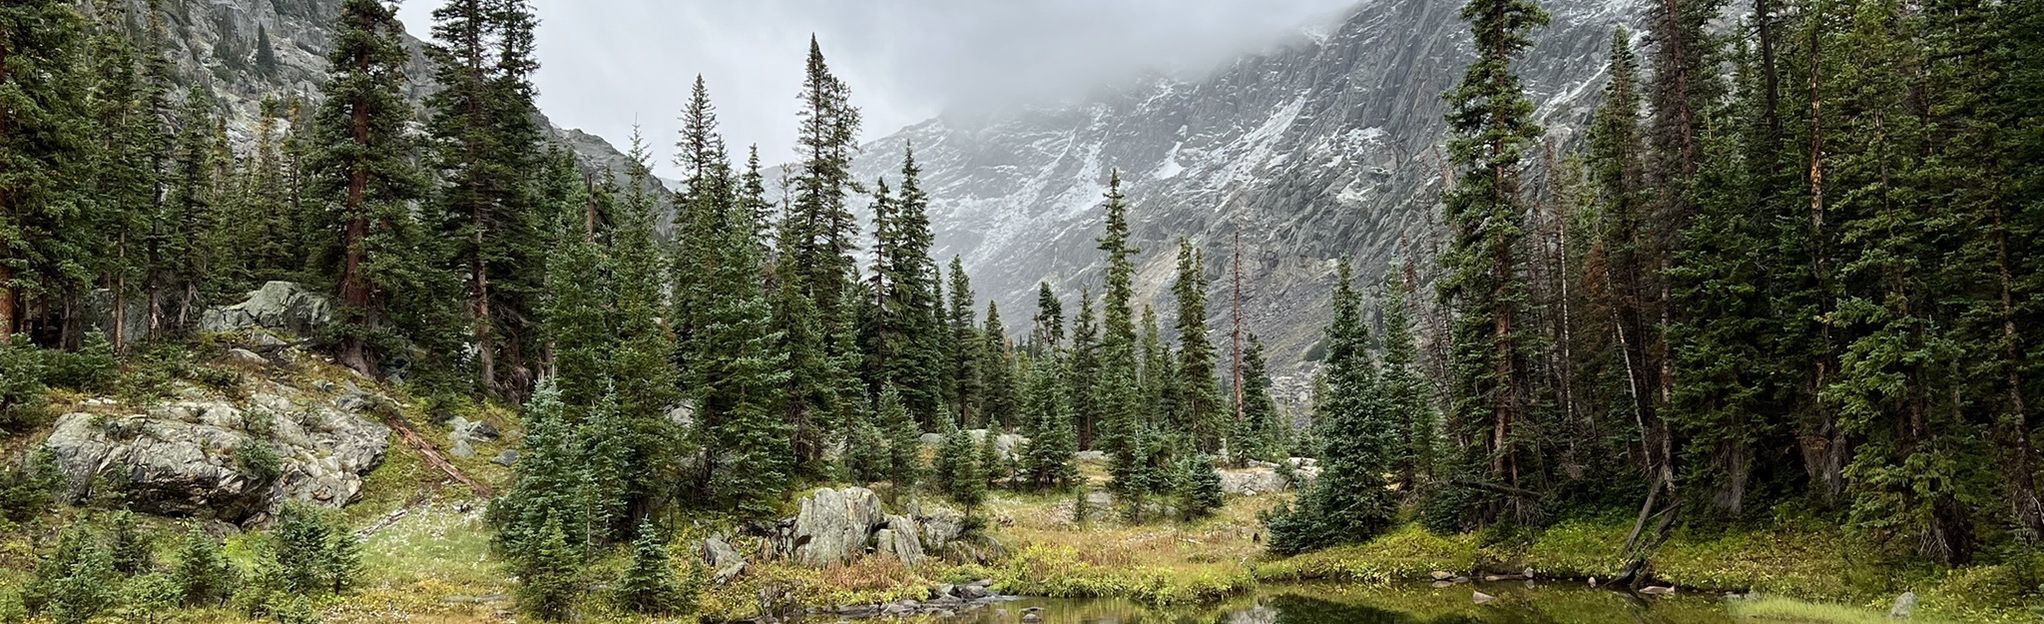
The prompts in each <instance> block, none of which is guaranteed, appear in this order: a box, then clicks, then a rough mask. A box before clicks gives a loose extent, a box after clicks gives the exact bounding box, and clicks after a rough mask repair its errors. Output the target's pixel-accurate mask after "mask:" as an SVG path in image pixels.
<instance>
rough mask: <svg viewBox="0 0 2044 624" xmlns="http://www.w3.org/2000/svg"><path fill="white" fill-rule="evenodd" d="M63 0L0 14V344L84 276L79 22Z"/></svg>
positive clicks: (39, 0) (42, 0) (33, 2)
mask: <svg viewBox="0 0 2044 624" xmlns="http://www.w3.org/2000/svg"><path fill="white" fill-rule="evenodd" d="M73 6H74V5H73V3H71V2H67V1H65V0H29V1H25V2H9V3H7V5H6V6H5V7H0V56H4V57H5V58H6V59H7V60H6V62H5V63H4V64H0V65H4V67H0V172H4V173H0V342H7V341H9V340H11V339H12V338H13V336H14V334H15V332H17V331H21V330H22V329H24V327H23V326H24V324H25V323H26V322H27V321H28V320H29V319H28V315H29V314H30V313H31V312H30V311H31V310H33V309H35V308H37V307H41V306H44V305H45V304H47V303H48V300H49V299H50V294H51V293H61V292H65V291H67V290H75V289H74V288H72V287H73V286H75V284H76V282H77V281H78V280H80V279H81V278H82V277H83V276H79V275H74V274H69V273H68V272H67V271H66V266H67V263H68V262H69V261H72V260H73V259H76V258H81V257H83V256H84V251H85V250H83V249H79V248H76V247H75V246H74V245H75V243H76V242H77V241H76V239H75V237H74V234H75V233H76V232H78V231H81V230H79V229H77V228H79V227H80V226H82V225H83V224H81V223H78V222H77V221H76V220H75V219H76V216H77V214H78V213H77V212H76V211H75V210H74V207H75V206H77V204H78V203H79V202H80V201H81V200H80V199H79V198H78V197H77V196H76V190H77V189H76V188H75V187H73V186H71V182H70V181H71V180H73V179H75V177H74V176H77V175H79V174H80V173H83V172H80V171H78V170H77V164H78V163H80V162H83V158H82V156H83V155H84V152H85V151H86V150H87V146H86V143H85V137H84V136H83V134H82V133H83V132H84V131H85V130H86V127H85V126H84V125H83V123H82V121H83V120H82V117H83V115H84V112H85V111H84V110H83V107H84V102H83V96H84V94H85V90H84V89H83V88H82V87H83V86H84V85H83V84H81V82H82V78H81V77H80V76H79V75H78V71H77V70H78V66H79V63H78V56H79V53H80V52H81V49H80V46H79V43H81V41H82V39H83V36H84V23H83V20H82V19H81V18H80V16H79V15H78V13H77V11H76V10H75V9H74V8H73Z"/></svg>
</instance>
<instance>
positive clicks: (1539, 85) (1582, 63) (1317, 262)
mask: <svg viewBox="0 0 2044 624" xmlns="http://www.w3.org/2000/svg"><path fill="white" fill-rule="evenodd" d="M1544 4H1545V5H1546V7H1547V8H1548V10H1549V11H1550V12H1552V14H1553V22H1552V23H1551V24H1550V25H1549V26H1547V27H1546V28H1543V29H1541V30H1539V31H1538V32H1537V33H1536V34H1535V37H1536V38H1537V39H1538V44H1537V45H1536V46H1535V48H1534V49H1533V50H1531V51H1530V52H1529V53H1528V54H1526V56H1525V59H1526V60H1525V61H1524V62H1522V63H1521V64H1520V65H1519V67H1518V68H1517V69H1518V70H1519V72H1520V73H1521V76H1522V77H1523V78H1524V80H1525V84H1526V88H1527V89H1528V91H1529V93H1530V94H1531V96H1532V97H1533V99H1534V101H1535V102H1536V103H1538V105H1539V114H1540V117H1541V119H1542V120H1543V122H1544V123H1546V124H1547V128H1548V131H1549V134H1550V136H1551V137H1553V138H1554V140H1556V141H1558V142H1563V143H1565V142H1567V141H1568V139H1569V137H1571V136H1574V135H1576V134H1578V131H1579V129H1580V128H1582V127H1583V126H1584V124H1585V123H1586V121H1587V118H1588V116H1589V113H1590V111H1591V108H1592V107H1593V106H1594V104H1595V100H1596V97H1597V93H1598V91H1599V89H1600V88H1601V86H1602V80H1603V77H1604V72H1605V69H1604V67H1605V57H1606V54H1607V47H1608V44H1609V41H1610V37H1611V30H1612V28H1613V27H1614V26H1617V25H1621V24H1624V25H1628V26H1630V25H1632V23H1633V22H1635V21H1637V20H1638V18H1639V17H1640V16H1641V15H1642V14H1643V13H1644V11H1645V8H1646V5H1645V4H1643V3H1641V2H1639V1H1637V0H1548V1H1547V2H1545V3H1544ZM1459 11H1460V3H1459V2H1451V1H1447V0H1366V1H1364V2H1361V3H1359V4H1358V5H1356V6H1355V7H1354V9H1353V10H1351V11H1350V12H1348V13H1346V18H1345V19H1343V20H1341V21H1340V22H1339V23H1336V24H1331V25H1325V26H1322V27H1320V28H1318V29H1316V30H1312V31H1308V32H1306V33H1304V34H1302V35H1301V36H1299V37H1297V38H1296V39H1294V40H1292V41H1289V42H1286V43H1283V44H1281V45H1278V46H1276V47H1275V48H1274V49H1271V50H1268V51H1265V52H1262V53H1257V54H1251V55H1247V56H1243V57H1241V58H1239V59H1237V60H1235V61H1233V62H1232V63H1230V64H1228V65H1227V66H1225V67H1221V68H1217V69H1216V70H1214V71H1213V72H1211V73H1210V74H1208V75H1206V76H1203V77H1199V78H1196V79H1174V78H1167V77H1151V78H1149V79H1146V80H1142V81H1140V82H1137V83H1133V84H1125V85H1121V86H1119V87H1115V88H1110V89H1106V90H1104V91H1101V92H1099V93H1098V94H1096V95H1094V96H1092V97H1089V98H1086V99H1085V100H1084V101H1079V102H1069V103H1062V104H1057V105H1041V106H1031V107H1025V108H1021V109H1019V110H1012V111H1007V112H1001V113H977V114H947V115H944V116H941V117H938V118H936V119H931V120H929V121H926V122H923V123H920V124H916V125H914V126H910V127H908V128H905V129H903V130H901V131H899V132H896V133H894V134H892V135H890V136H887V137H885V138H882V139H879V140H877V141H873V142H871V143H869V144H868V145H866V146H865V150H864V153H863V154H862V155H861V157H860V159H859V160H858V162H857V163H856V166H855V171H856V172H857V173H858V175H859V177H860V178H861V179H864V180H868V181H870V180H873V179H875V178H877V177H880V176H883V175H884V176H889V177H893V176H894V174H895V172H896V171H898V169H899V167H900V161H901V157H902V150H903V148H904V146H906V145H911V144H912V145H913V146H914V149H915V153H916V158H917V160H918V161H919V162H920V163H921V164H922V166H923V171H924V176H925V183H924V188H926V189H929V190H930V192H931V194H932V195H933V197H934V201H933V203H932V220H933V221H934V223H935V226H936V236H937V253H938V254H939V258H940V260H944V259H948V257H949V256H951V255H953V254H956V255H959V256H962V257H963V259H964V263H965V267H966V269H967V271H968V272H969V273H970V274H971V275H972V278H973V282H974V286H975V289H976V290H977V291H978V293H979V295H980V296H981V297H982V298H991V299H994V300H997V301H998V302H999V303H1000V304H1001V307H1002V308H1003V309H1006V310H1014V311H1017V312H1014V313H1013V314H1012V315H1011V316H1010V318H1011V319H1014V320H1013V321H1012V322H1011V324H1012V325H1014V327H1011V330H1014V331H1021V326H1022V325H1023V324H1025V323H1027V322H1028V318H1029V316H1030V312H1029V311H1031V310H1034V309H1035V302H1034V299H1035V296H1036V284H1037V283H1038V282H1039V281H1049V282H1050V283H1051V285H1052V286H1053V287H1054V288H1055V289H1057V290H1058V291H1059V292H1060V293H1061V294H1062V295H1063V296H1065V297H1066V298H1067V300H1068V301H1070V300H1071V298H1072V297H1076V296H1077V294H1078V292H1079V290H1080V288H1081V286H1083V285H1091V287H1092V290H1093V292H1094V294H1095V295H1096V296H1097V295H1098V294H1099V291H1100V285H1099V284H1100V281H1101V269H1102V267H1101V264H1100V262H1101V254H1100V252H1098V251H1097V250H1096V249H1095V242H1094V239H1095V237H1097V236H1098V235H1099V228H1100V219H1101V215H1100V213H1101V211H1100V209H1099V206H1100V204H1101V194H1102V193H1103V192H1104V191H1105V190H1106V187H1107V180H1108V175H1109V171H1110V170H1112V169H1119V170H1120V171H1121V175H1122V179H1123V184H1124V192H1126V193H1127V194H1128V196H1129V197H1130V199H1131V202H1132V207H1131V209H1130V212H1129V214H1130V219H1131V221H1132V222H1133V227H1134V240H1135V242H1136V245H1137V246H1138V247H1140V248H1141V249H1142V250H1143V253H1142V254H1141V255H1140V256H1139V257H1138V262H1139V265H1138V267H1137V269H1138V276H1137V294H1138V298H1139V299H1141V301H1139V302H1138V303H1139V304H1141V303H1148V304H1151V305H1154V306H1156V307H1157V310H1158V313H1159V315H1160V316H1161V317H1162V319H1161V322H1162V323H1163V324H1164V325H1165V326H1166V327H1167V329H1168V327H1169V325H1170V317H1171V314H1173V312H1172V306H1171V304H1170V292H1169V287H1170V280H1171V278H1172V275H1173V272H1172V266H1173V263H1174V262H1175V255H1176V252H1175V245H1176V243H1175V240H1176V239H1177V237H1180V236H1186V237H1190V238H1192V239H1193V240H1194V241H1195V243H1196V244H1198V245H1200V246H1202V247H1203V248H1204V249H1205V250H1206V255H1207V258H1206V273H1207V276H1208V277H1209V278H1211V279H1212V280H1213V290H1212V296H1211V298H1210V299H1211V303H1210V304H1209V307H1210V311H1211V312H1212V313H1213V318H1212V319H1209V324H1208V326H1209V327H1212V328H1214V329H1213V331H1214V333H1215V335H1214V336H1213V338H1215V339H1216V340H1217V341H1219V342H1220V344H1221V346H1222V348H1223V349H1224V351H1223V353H1224V357H1225V353H1226V351H1225V349H1227V346H1226V338H1227V335H1228V332H1229V331H1230V329H1231V321H1232V316H1231V312H1230V308H1229V302H1230V296H1231V291H1230V286H1231V284H1230V282H1229V274H1228V270H1229V267H1230V262H1231V254H1232V250H1231V245H1232V239H1233V237H1234V234H1235V232H1237V231H1238V229H1239V231H1240V232H1241V234H1242V242H1243V248H1244V260H1243V263H1242V264H1243V270H1244V277H1243V291H1244V292H1243V298H1244V302H1243V306H1244V310H1245V313H1244V316H1245V318H1246V324H1247V328H1248V329H1249V330H1250V331H1253V332H1255V333H1256V334H1258V335H1259V336H1261V337H1262V338H1263V339H1264V341H1265V342H1266V344H1268V345H1269V347H1270V350H1271V358H1272V361H1273V362H1274V363H1279V364H1286V363H1296V362H1300V361H1303V360H1306V359H1310V358H1309V357H1308V355H1309V353H1310V351H1311V349H1312V346H1313V345H1314V344H1315V343H1316V342H1317V341H1318V339H1319V337H1320V332H1321V328H1322V327H1323V325H1324V323H1325V322H1326V320H1327V318H1328V317H1329V315H1330V310H1329V306H1328V295H1329V293H1330V292H1331V290H1330V289H1331V287H1332V281H1333V275H1334V270H1335V266H1336V263H1337V262H1339V261H1340V260H1342V259H1350V260H1353V261H1355V262H1356V263H1357V265H1358V272H1357V274H1358V275H1359V276H1362V278H1363V279H1365V280H1374V279H1376V277H1377V276H1378V275H1380V274H1381V273H1382V271H1383V269H1384V267H1385V266H1386V264H1387V262H1388V261H1389V260H1391V259H1392V258H1393V257H1394V256H1396V255H1399V254H1400V250H1401V249H1407V248H1417V249H1420V250H1422V251H1421V252H1419V253H1421V254H1422V256H1423V257H1424V254H1425V253H1426V252H1425V251H1424V250H1427V249H1432V248H1434V247H1435V246H1436V243H1435V239H1436V237H1437V235H1436V232H1437V230H1438V226H1437V222H1438V220H1439V214H1438V213H1439V206H1438V201H1437V198H1438V196H1439V194H1440V193H1441V191H1442V190H1443V186H1444V176H1445V175H1446V165H1445V158H1444V152H1443V148H1442V146H1443V144H1444V143H1445V141H1446V135H1445V124H1444V122H1443V121H1442V113H1443V112H1444V106H1443V104H1442V100H1441V94H1442V93H1443V92H1445V91H1446V90H1448V89H1449V88H1450V87H1451V86H1453V85H1454V83H1455V82H1457V81H1458V80H1459V78H1460V77H1461V75H1462V73H1463V69H1464V66H1465V65H1466V64H1467V63H1468V62H1469V59H1470V58H1472V56H1473V52H1472V50H1471V43H1470V40H1469V35H1468V33H1467V28H1466V25H1465V24H1464V23H1463V22H1462V21H1461V19H1460V18H1459V16H1458V14H1459ZM1072 307H1073V304H1072V303H1067V304H1066V309H1067V310H1070V309H1072Z"/></svg>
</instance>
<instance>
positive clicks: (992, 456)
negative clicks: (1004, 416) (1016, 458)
mask: <svg viewBox="0 0 2044 624" xmlns="http://www.w3.org/2000/svg"><path fill="white" fill-rule="evenodd" d="M1000 438H1001V431H1000V430H998V429H988V430H986V435H983V436H980V437H979V449H978V451H979V452H978V457H977V458H975V460H974V461H973V462H972V463H973V465H974V466H975V467H976V468H977V469H978V471H979V475H980V477H981V480H980V483H981V484H983V485H985V486H987V487H989V488H991V487H993V486H997V485H1000V484H1001V482H1003V481H1006V480H1007V479H1008V476H1009V475H1010V474H1012V471H1010V470H1008V454H1007V453H1004V452H1001V445H1000V443H999V440H1000Z"/></svg>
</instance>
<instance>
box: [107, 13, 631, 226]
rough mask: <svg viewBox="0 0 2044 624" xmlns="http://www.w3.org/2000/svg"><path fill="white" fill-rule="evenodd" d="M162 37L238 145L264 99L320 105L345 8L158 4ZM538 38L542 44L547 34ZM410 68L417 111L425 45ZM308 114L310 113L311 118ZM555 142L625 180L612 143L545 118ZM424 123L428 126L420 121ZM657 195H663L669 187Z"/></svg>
mask: <svg viewBox="0 0 2044 624" xmlns="http://www.w3.org/2000/svg"><path fill="white" fill-rule="evenodd" d="M151 1H152V0H126V2H127V3H128V7H129V8H128V15H129V16H130V19H129V22H130V23H129V25H128V27H129V29H130V30H131V31H133V32H135V33H138V34H139V33H145V32H147V31H146V29H147V25H146V22H144V21H143V18H142V16H146V15H149V5H150V4H151ZM154 3H155V4H157V5H158V7H157V9H158V11H159V12H158V15H159V16H161V18H162V19H163V27H164V31H165V35H166V37H165V39H166V41H165V42H164V44H165V48H166V49H165V50H164V53H165V54H166V55H168V56H169V57H170V59H171V60H172V61H173V62H174V63H175V64H176V66H177V77H178V79H179V81H180V83H181V85H180V86H182V87H184V88H190V87H192V86H204V87H206V88H207V89H208V90H209V91H211V92H212V93H213V95H214V96H215V97H216V98H218V99H219V100H220V102H221V103H222V104H223V105H224V106H225V107H226V110H227V111H229V114H228V116H227V124H228V132H229V135H230V136H232V137H234V138H235V139H236V140H237V141H246V140H250V139H251V137H253V136H254V134H255V126H256V121H257V119H258V118H259V115H260V110H261V105H262V99H263V98H265V97H279V96H293V95H295V96H301V97H305V98H307V99H313V98H317V97H318V96H319V92H320V85H321V83H322V82H323V81H324V80H325V78H326V57H327V52H328V51H330V50H331V49H332V43H333V34H334V29H333V26H334V21H335V19H336V17H337V16H339V15H340V8H341V0H154ZM541 36H545V34H544V33H542V34H541ZM404 43H405V47H406V48H407V49H409V50H410V51H411V56H412V60H411V64H410V66H409V67H407V68H406V70H405V75H406V77H407V78H409V79H410V81H411V84H410V85H408V87H407V89H406V96H407V97H409V98H410V99H411V100H412V102H413V103H414V104H419V103H422V102H423V101H424V100H425V97H426V95H427V94H429V93H432V91H433V89H434V86H433V84H432V82H431V81H432V67H431V65H429V64H428V62H427V60H426V55H425V50H426V44H425V42H423V41H421V40H419V39H418V38H417V37H414V36H411V35H409V34H408V35H406V36H405V42H404ZM308 114H309V113H308ZM540 118H541V121H543V122H545V127H546V128H548V129H549V131H550V133H551V134H552V136H553V138H554V140H555V141H557V142H558V143H560V144H561V145H564V146H567V147H568V148H569V149H571V150H573V151H574V152H575V154H576V155H577V156H578V157H580V159H581V161H582V163H583V165H584V166H585V167H587V168H589V170H590V171H592V172H598V171H606V170H607V171H614V172H619V173H622V172H623V171H624V164H625V163H626V162H628V160H627V158H626V157H625V155H624V153H623V152H621V151H619V150H618V149H617V147H615V146H614V145H613V144H611V143H610V142H609V141H605V140H604V139H602V138H601V137H597V136H595V135H591V134H588V133H585V132H582V131H580V130H572V129H563V128H560V127H558V126H555V125H553V123H552V122H551V121H548V120H546V119H545V115H544V114H541V115H540ZM422 119H423V118H422ZM654 190H655V191H656V192H658V193H661V194H662V195H664V194H665V192H666V191H665V188H664V187H656V188H655V189H654Z"/></svg>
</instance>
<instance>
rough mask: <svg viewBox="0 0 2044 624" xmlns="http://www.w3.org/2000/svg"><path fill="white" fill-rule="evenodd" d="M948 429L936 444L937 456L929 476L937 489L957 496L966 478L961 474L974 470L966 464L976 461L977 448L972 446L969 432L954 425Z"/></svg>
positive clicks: (954, 496) (953, 496)
mask: <svg viewBox="0 0 2044 624" xmlns="http://www.w3.org/2000/svg"><path fill="white" fill-rule="evenodd" d="M949 429H950V431H948V432H946V433H945V434H944V440H943V442H942V443H940V444H939V445H938V446H937V456H936V458H935V461H933V462H932V464H931V470H930V473H931V474H930V477H931V481H932V482H933V483H935V484H936V486H937V489H938V490H939V491H942V492H944V493H945V494H948V495H950V496H951V497H952V498H957V497H958V494H959V493H960V492H962V491H963V490H962V489H961V486H962V485H963V484H964V481H965V480H966V479H964V477H963V476H962V475H965V474H967V471H968V470H975V468H974V467H972V466H968V465H967V464H971V463H972V462H974V461H977V455H976V454H975V453H976V452H977V449H975V448H973V445H972V435H971V434H968V433H966V432H965V430H964V429H960V428H958V427H955V426H953V427H949Z"/></svg>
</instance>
